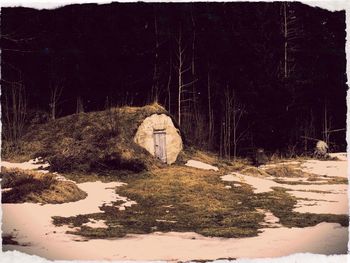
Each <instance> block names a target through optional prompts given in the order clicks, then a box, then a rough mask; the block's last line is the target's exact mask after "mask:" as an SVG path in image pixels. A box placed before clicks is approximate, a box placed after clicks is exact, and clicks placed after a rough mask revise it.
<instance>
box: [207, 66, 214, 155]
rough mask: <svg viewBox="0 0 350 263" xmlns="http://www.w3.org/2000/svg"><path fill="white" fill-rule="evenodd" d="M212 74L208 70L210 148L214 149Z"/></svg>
mask: <svg viewBox="0 0 350 263" xmlns="http://www.w3.org/2000/svg"><path fill="white" fill-rule="evenodd" d="M210 84H211V83H210V72H209V69H208V78H207V86H208V117H209V129H208V147H209V148H211V147H212V143H213V128H214V122H213V110H212V107H211V85H210Z"/></svg>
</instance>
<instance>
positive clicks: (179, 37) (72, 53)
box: [1, 2, 347, 157]
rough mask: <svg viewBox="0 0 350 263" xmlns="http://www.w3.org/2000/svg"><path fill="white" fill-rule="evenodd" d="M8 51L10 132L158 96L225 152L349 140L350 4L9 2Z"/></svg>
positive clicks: (337, 145)
mask: <svg viewBox="0 0 350 263" xmlns="http://www.w3.org/2000/svg"><path fill="white" fill-rule="evenodd" d="M1 49H2V60H1V65H2V66H1V70H2V72H1V73H2V82H1V87H2V94H3V95H2V104H3V114H2V116H3V124H4V127H5V129H4V131H5V132H6V124H7V123H11V122H13V119H14V118H17V119H20V120H22V119H23V120H25V121H24V122H25V123H27V122H30V121H32V120H33V117H32V116H34V115H35V114H38V112H41V113H42V114H44V113H47V116H48V118H58V117H62V116H65V115H69V114H73V113H77V112H81V111H85V112H89V111H96V110H103V109H106V108H107V107H109V106H110V105H116V106H123V105H129V106H142V105H145V104H148V103H153V102H158V103H159V104H161V105H163V106H164V107H165V108H166V109H167V110H168V111H169V112H170V113H171V114H172V115H174V117H175V119H176V120H177V121H178V122H180V127H181V129H182V131H183V132H184V135H185V136H186V139H187V141H188V142H190V143H193V144H194V145H197V146H198V147H201V148H204V149H208V150H214V151H217V152H219V153H220V154H221V155H222V156H226V157H227V156H228V157H230V156H236V155H244V154H246V153H248V152H249V151H250V150H251V149H253V148H256V147H263V148H265V149H266V150H267V151H270V152H271V153H273V152H275V151H280V152H285V153H286V152H287V153H293V154H298V153H301V152H307V151H312V148H313V147H314V144H315V141H313V140H312V139H307V138H313V139H322V140H325V141H326V142H327V143H329V144H330V146H331V148H332V150H334V151H338V150H345V148H346V140H345V127H346V91H347V86H346V59H345V12H329V11H325V10H322V9H319V8H312V7H308V6H306V5H304V4H300V3H283V2H274V3H162V4H151V3H112V4H108V5H96V4H84V5H70V6H65V7H61V8H58V9H55V10H35V9H30V8H21V7H18V8H2V10H1ZM19 94H20V96H19ZM13 96H14V97H15V100H13ZM179 98H180V99H179ZM179 101H180V103H179ZM16 104H18V105H17V108H16V109H15V110H16V111H17V115H19V117H18V116H17V117H13V116H14V115H13V112H14V109H13V108H14V106H15V105H16ZM18 106H19V107H18ZM18 108H20V109H18ZM4 110H5V111H6V110H7V112H4ZM22 111H23V112H24V111H25V114H22V115H21V112H22ZM179 111H180V114H179ZM10 115H11V116H12V117H11V116H10ZM6 116H9V117H8V118H7V117H6ZM35 116H36V115H35ZM24 131H25V125H23V128H21V131H18V133H19V134H18V135H16V136H20V134H21V133H23V132H24Z"/></svg>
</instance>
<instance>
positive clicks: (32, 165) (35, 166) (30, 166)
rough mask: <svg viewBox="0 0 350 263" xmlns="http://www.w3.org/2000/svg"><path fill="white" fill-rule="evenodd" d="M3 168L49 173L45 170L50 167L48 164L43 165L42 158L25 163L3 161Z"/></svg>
mask: <svg viewBox="0 0 350 263" xmlns="http://www.w3.org/2000/svg"><path fill="white" fill-rule="evenodd" d="M1 166H3V167H5V168H9V169H22V170H36V171H37V172H40V173H48V172H49V171H48V170H43V169H45V168H48V167H49V166H50V165H49V164H48V163H42V162H41V159H40V158H36V159H33V160H29V161H28V162H23V163H10V162H6V161H1Z"/></svg>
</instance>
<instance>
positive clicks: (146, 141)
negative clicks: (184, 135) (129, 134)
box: [134, 114, 182, 164]
mask: <svg viewBox="0 0 350 263" xmlns="http://www.w3.org/2000/svg"><path fill="white" fill-rule="evenodd" d="M161 129H164V130H165V132H166V156H167V163H168V164H172V163H174V162H175V161H176V158H177V156H178V154H179V153H180V151H181V150H182V139H181V136H180V134H179V131H178V129H176V127H175V126H174V123H173V121H172V120H171V118H170V117H169V116H167V115H165V114H153V115H151V116H149V117H147V118H146V119H145V120H144V121H143V122H142V123H141V125H140V126H139V128H138V129H137V132H136V135H135V137H134V141H135V142H136V143H137V144H139V145H140V146H141V147H143V148H145V149H146V150H147V151H148V152H149V153H150V154H152V155H153V156H154V154H155V153H154V137H153V131H154V130H161Z"/></svg>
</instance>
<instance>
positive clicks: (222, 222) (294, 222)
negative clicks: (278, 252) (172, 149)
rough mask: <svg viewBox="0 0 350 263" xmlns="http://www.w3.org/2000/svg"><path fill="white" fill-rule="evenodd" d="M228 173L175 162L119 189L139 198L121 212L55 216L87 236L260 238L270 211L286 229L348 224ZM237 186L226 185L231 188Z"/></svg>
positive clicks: (106, 208)
mask: <svg viewBox="0 0 350 263" xmlns="http://www.w3.org/2000/svg"><path fill="white" fill-rule="evenodd" d="M223 174H224V172H222V171H220V172H212V171H205V170H199V169H195V168H190V167H184V166H176V165H174V166H171V167H166V168H160V169H155V170H153V171H149V172H145V173H143V174H142V176H140V177H139V176H130V177H127V179H126V180H125V182H127V183H128V184H127V185H125V186H122V187H120V188H118V190H117V193H118V194H120V195H121V196H126V197H128V198H129V199H131V200H134V201H136V202H137V204H136V205H133V206H131V207H128V208H126V210H125V211H120V210H119V208H118V204H112V205H103V206H102V207H100V209H101V213H94V214H87V215H79V216H74V217H67V218H65V217H54V218H53V223H54V224H56V225H68V226H70V227H72V228H73V227H76V229H74V230H73V229H72V230H71V231H69V233H70V234H76V235H81V236H84V237H87V238H113V237H124V236H125V235H127V234H147V233H151V232H156V231H161V232H169V231H179V232H188V231H193V232H196V233H199V234H202V235H204V236H213V237H214V236H215V237H250V236H256V235H257V234H258V233H259V231H260V230H259V229H260V228H263V227H266V226H263V224H261V223H262V222H263V221H264V214H263V213H262V212H261V211H260V209H263V210H264V211H271V212H272V213H273V214H274V216H276V217H278V218H279V219H280V223H281V224H282V225H283V226H286V227H306V226H314V225H316V224H318V223H320V222H335V223H339V224H341V225H342V226H347V225H348V217H347V215H331V214H311V213H306V214H304V213H297V212H294V211H293V209H294V207H295V205H296V204H297V198H295V197H293V196H292V195H291V194H289V193H288V192H287V190H288V189H284V188H273V190H272V191H270V192H266V193H259V194H254V193H253V191H252V187H251V186H250V185H248V184H245V183H238V182H223V181H221V179H220V176H221V175H223ZM227 185H229V186H231V188H226V187H225V186H227ZM90 219H95V220H105V222H106V224H107V226H108V227H107V228H91V227H88V226H85V225H83V224H84V223H87V222H88V221H89V220H90Z"/></svg>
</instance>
